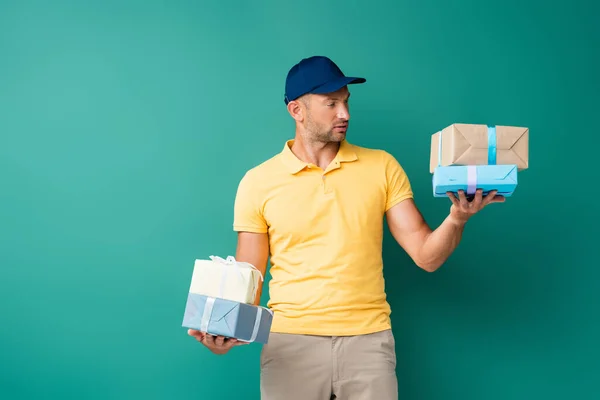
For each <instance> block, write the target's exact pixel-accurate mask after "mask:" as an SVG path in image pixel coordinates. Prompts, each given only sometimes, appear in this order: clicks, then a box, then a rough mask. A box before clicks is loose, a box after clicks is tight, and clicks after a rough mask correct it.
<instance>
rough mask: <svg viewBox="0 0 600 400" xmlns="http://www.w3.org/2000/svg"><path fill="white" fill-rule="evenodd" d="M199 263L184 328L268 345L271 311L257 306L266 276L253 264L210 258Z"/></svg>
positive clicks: (195, 267) (229, 259)
mask: <svg viewBox="0 0 600 400" xmlns="http://www.w3.org/2000/svg"><path fill="white" fill-rule="evenodd" d="M209 258H210V259H209V260H196V261H195V263H194V270H193V272H192V281H191V284H190V288H189V292H188V296H187V302H186V305H185V312H184V317H183V324H182V325H183V326H184V327H186V328H191V329H196V330H199V331H201V332H205V333H208V334H211V335H215V336H224V337H227V338H235V339H238V340H240V341H243V342H257V343H262V344H265V343H267V341H268V338H269V333H270V330H271V323H272V321H273V314H272V312H271V310H269V309H268V308H265V307H261V306H258V305H255V304H254V303H255V300H256V296H257V293H258V288H259V282H260V281H261V280H262V279H263V276H262V274H261V273H260V271H259V270H257V269H256V268H255V267H254V266H253V265H251V264H249V263H245V262H239V261H236V260H235V258H233V257H231V256H230V257H227V258H226V259H223V258H220V257H216V256H210V257H209Z"/></svg>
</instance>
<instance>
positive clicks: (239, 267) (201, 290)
mask: <svg viewBox="0 0 600 400" xmlns="http://www.w3.org/2000/svg"><path fill="white" fill-rule="evenodd" d="M259 279H260V280H263V276H262V274H261V272H260V271H259V270H258V269H256V267H254V266H253V265H252V264H250V263H247V262H239V261H236V260H235V258H234V257H232V256H229V257H227V259H223V258H221V257H217V256H210V260H196V261H195V263H194V271H193V273H192V283H191V285H190V290H189V291H190V293H195V294H199V295H203V296H209V297H217V298H221V299H225V300H231V301H237V302H238V303H246V304H253V303H254V299H255V297H256V293H257V291H258V285H259Z"/></svg>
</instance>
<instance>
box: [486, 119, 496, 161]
mask: <svg viewBox="0 0 600 400" xmlns="http://www.w3.org/2000/svg"><path fill="white" fill-rule="evenodd" d="M487 131H488V165H495V164H496V127H495V126H493V125H492V126H491V125H488V128H487Z"/></svg>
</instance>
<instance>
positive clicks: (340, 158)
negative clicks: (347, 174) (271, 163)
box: [281, 139, 358, 174]
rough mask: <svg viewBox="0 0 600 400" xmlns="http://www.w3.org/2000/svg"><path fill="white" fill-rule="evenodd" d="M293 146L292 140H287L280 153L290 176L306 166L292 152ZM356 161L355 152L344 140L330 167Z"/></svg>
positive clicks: (306, 164)
mask: <svg viewBox="0 0 600 400" xmlns="http://www.w3.org/2000/svg"><path fill="white" fill-rule="evenodd" d="M293 144H294V139H291V140H288V141H286V142H285V145H284V146H283V151H282V152H281V157H282V160H283V162H284V164H285V165H286V167H287V169H288V171H289V172H290V173H291V174H296V173H298V172H300V171H302V170H303V169H304V168H306V167H307V166H308V163H307V162H304V161H302V160H300V159H299V158H298V157H296V155H295V154H294V153H293V152H292V149H291V147H292V145H293ZM356 160H358V156H357V155H356V152H355V151H354V150H353V148H352V145H351V144H350V143H348V142H347V141H346V140H343V141H342V142H341V143H340V148H339V150H338V153H337V154H336V156H335V158H334V159H333V162H332V165H338V168H339V166H340V165H341V163H342V162H351V161H356Z"/></svg>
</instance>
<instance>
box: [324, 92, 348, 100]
mask: <svg viewBox="0 0 600 400" xmlns="http://www.w3.org/2000/svg"><path fill="white" fill-rule="evenodd" d="M350 94H351V93H348V96H346V97H345V98H342V99H340V98H339V97H332V96H327V97H325V101H329V100H348V99H349V98H350Z"/></svg>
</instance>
